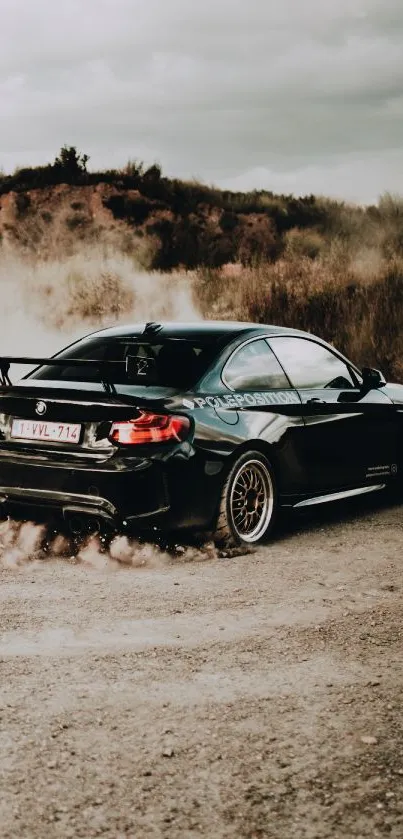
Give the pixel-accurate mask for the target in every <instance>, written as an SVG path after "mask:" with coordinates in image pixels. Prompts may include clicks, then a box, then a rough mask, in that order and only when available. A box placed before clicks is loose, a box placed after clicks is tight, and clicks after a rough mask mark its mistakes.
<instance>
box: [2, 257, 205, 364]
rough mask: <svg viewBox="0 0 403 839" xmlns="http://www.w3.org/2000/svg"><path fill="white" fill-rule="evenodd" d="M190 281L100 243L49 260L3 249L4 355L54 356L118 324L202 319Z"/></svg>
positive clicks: (181, 275) (184, 275)
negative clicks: (150, 268)
mask: <svg viewBox="0 0 403 839" xmlns="http://www.w3.org/2000/svg"><path fill="white" fill-rule="evenodd" d="M192 280H193V277H192V275H189V274H187V273H186V272H183V273H181V272H173V273H172V274H162V273H158V272H156V271H155V272H148V271H144V270H142V269H140V268H139V267H138V265H137V263H136V260H135V258H134V257H131V256H128V255H126V254H123V253H121V252H118V251H116V250H114V249H112V248H106V247H105V248H103V247H101V246H100V245H97V246H94V245H83V247H82V249H81V250H79V251H77V252H76V253H74V254H73V255H71V256H64V257H61V258H60V259H55V258H53V259H46V260H45V259H32V258H30V259H28V258H24V257H22V256H20V255H19V254H18V252H15V251H11V252H8V253H7V252H3V253H2V252H1V251H0V294H1V306H0V354H2V355H16V354H17V353H18V354H20V355H21V354H26V355H39V354H40V355H50V354H52V353H55V352H57V351H58V350H59V349H62V348H63V346H66V345H68V344H69V343H71V342H72V341H74V340H76V339H77V338H79V337H81V336H82V335H85V334H86V333H88V332H91V331H94V330H96V329H100V328H103V327H107V326H113V325H115V324H117V323H135V322H143V321H147V320H173V321H195V320H200V319H201V314H200V312H199V310H198V308H197V306H196V304H195V301H194V299H193V294H192Z"/></svg>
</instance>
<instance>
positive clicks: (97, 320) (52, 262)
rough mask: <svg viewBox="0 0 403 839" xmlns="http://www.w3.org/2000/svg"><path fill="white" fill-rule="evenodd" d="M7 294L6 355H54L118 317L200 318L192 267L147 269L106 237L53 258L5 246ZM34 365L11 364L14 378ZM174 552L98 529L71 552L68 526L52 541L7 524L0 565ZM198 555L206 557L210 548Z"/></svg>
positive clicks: (2, 349)
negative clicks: (99, 533)
mask: <svg viewBox="0 0 403 839" xmlns="http://www.w3.org/2000/svg"><path fill="white" fill-rule="evenodd" d="M0 294H1V306H0V355H17V354H18V355H27V356H30V355H32V356H48V355H49V356H50V355H52V354H54V353H55V352H57V351H58V350H60V349H62V348H63V347H64V346H66V345H68V344H70V343H72V342H73V341H75V340H77V339H78V338H79V337H81V336H83V335H85V334H87V333H89V332H91V331H94V330H96V329H99V328H103V327H107V326H112V325H115V324H118V323H136V322H143V321H148V320H173V321H197V320H200V319H201V314H200V312H199V310H198V308H197V306H196V304H195V302H194V299H193V294H192V275H189V274H187V273H185V272H183V273H181V272H173V273H171V274H161V273H158V272H149V271H145V270H142V269H141V268H140V267H139V265H138V264H137V262H136V259H135V257H132V256H129V255H126V254H124V253H122V252H120V251H118V250H116V249H114V248H113V247H102V246H101V245H99V244H98V245H96V246H94V245H85V244H83V245H82V247H81V249H80V248H79V249H76V251H75V252H74V254H72V255H69V256H67V255H64V256H61V257H60V258H55V257H53V258H50V259H33V258H32V257H30V258H25V257H23V256H22V255H20V254H19V253H18V251H15V250H10V251H7V250H4V249H3V250H2V251H0ZM28 370H29V368H28V367H17V366H14V367H12V369H11V378H12V380H13V381H16V380H18V378H20V377H21V376H22V375H24V374H25V373H26V372H28ZM69 549H70V550H69ZM195 550H196V553H197V549H195ZM173 553H174V555H176V557H177V558H178V559H192V558H195V557H196V554H194V552H193V553H192V549H190V548H183V549H182V548H178V549H176V550H174V552H173ZM172 555H173V554H172V552H171V553H170V554H169V553H167V552H164V551H163V550H161V549H160V548H159V547H158V546H156V545H153V544H151V543H147V544H140V543H139V542H136V541H130V540H128V539H127V538H126V537H120V538H117V539H115V540H114V542H112V544H111V545H110V546H109V548H108V550H105V546H104V545H103V544H102V542H101V541H100V539H99V538H98V537H96V536H94V537H91V538H90V539H89V540H87V542H86V543H84V544H83V545H82V546H81V547H79V549H78V551H75V552H73V553H72V552H71V546H69V542H68V540H66V539H65V538H64V537H63V536H62V535H61V534H59V535H56V536H55V537H53V538H52V540H51V541H47V537H46V532H45V530H44V528H43V527H40V526H37V525H35V524H34V523H31V522H25V523H23V524H21V523H18V522H13V521H5V522H3V523H2V524H1V525H0V567H3V568H8V569H16V568H20V567H21V566H25V565H27V564H29V565H30V566H31V567H32V566H33V565H37V564H38V563H39V564H41V563H43V561H49V560H57V559H59V560H61V559H64V560H69V561H73V562H78V563H80V564H82V565H85V566H87V567H92V568H105V567H110V568H118V567H126V568H128V567H131V568H140V567H148V568H160V567H162V566H163V565H164V564H166V563H167V562H169V561H171V560H172ZM197 555H198V556H199V558H203V556H204V554H203V551H202V552H200V551H199V553H198V554H197Z"/></svg>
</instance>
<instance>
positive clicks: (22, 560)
mask: <svg viewBox="0 0 403 839" xmlns="http://www.w3.org/2000/svg"><path fill="white" fill-rule="evenodd" d="M218 556H219V553H218V551H217V549H216V547H215V545H214V544H213V543H212V542H208V543H206V544H204V545H186V546H185V545H180V544H171V545H170V546H169V547H168V546H160V545H158V544H156V543H153V542H143V541H139V540H137V539H129V538H128V537H127V536H115V537H114V538H113V539H112V540H111V541H108V542H107V541H106V540H105V539H104V538H103V537H100V536H99V535H95V534H93V535H89V536H88V537H87V538H83V540H82V542H81V543H80V544H78V545H77V544H74V543H73V542H72V541H71V540H70V539H69V538H68V537H67V536H66V535H65V534H62V533H52V534H50V533H49V531H48V529H47V528H46V527H45V526H44V525H38V524H34V523H33V522H17V521H12V520H10V519H7V520H5V521H4V522H2V523H1V525H0V568H3V569H7V570H9V571H16V570H19V569H21V568H29V569H32V568H41V567H44V566H45V565H48V564H49V563H55V562H60V561H63V562H69V563H71V564H74V565H81V566H83V567H85V568H88V569H94V570H99V571H101V570H104V569H109V570H116V569H119V568H122V569H123V568H132V569H134V568H137V569H141V568H145V569H161V568H164V567H166V566H167V565H169V564H172V563H178V562H181V563H183V562H197V561H199V562H200V561H203V560H211V559H217V558H218Z"/></svg>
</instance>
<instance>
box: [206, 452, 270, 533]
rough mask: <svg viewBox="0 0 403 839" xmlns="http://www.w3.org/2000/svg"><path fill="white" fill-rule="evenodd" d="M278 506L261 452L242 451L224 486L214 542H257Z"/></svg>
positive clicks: (265, 531)
mask: <svg viewBox="0 0 403 839" xmlns="http://www.w3.org/2000/svg"><path fill="white" fill-rule="evenodd" d="M277 506H278V503H277V491H276V481H275V475H274V471H273V468H272V466H271V464H270V462H269V461H268V459H267V458H266V457H265V456H264V455H263V454H262V453H261V452H258V451H248V452H244V453H243V454H242V455H241V456H240V457H239V458H238V459H237V460H236V461H235V463H233V465H232V466H231V469H230V471H229V473H228V475H227V478H226V480H225V483H224V485H223V488H222V491H221V498H220V505H219V511H218V517H217V525H216V530H215V533H214V541H215V542H216V544H217V545H220V546H225V547H239V546H244V547H251V546H253V545H257V544H259V542H261V541H262V540H263V539H264V538H267V536H268V535H269V533H270V532H271V530H272V529H273V526H274V522H275V518H276V514H277Z"/></svg>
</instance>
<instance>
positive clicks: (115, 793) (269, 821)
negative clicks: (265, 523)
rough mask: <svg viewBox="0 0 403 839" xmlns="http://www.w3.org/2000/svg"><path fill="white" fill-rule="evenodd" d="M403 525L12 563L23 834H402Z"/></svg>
mask: <svg viewBox="0 0 403 839" xmlns="http://www.w3.org/2000/svg"><path fill="white" fill-rule="evenodd" d="M378 504H379V499H378ZM339 510H340V508H339ZM402 513H403V508H401V507H398V506H394V505H391V504H389V505H388V504H384V505H383V506H382V507H381V508H379V506H378V507H377V506H376V503H375V502H370V503H368V502H366V504H362V503H361V504H360V505H355V507H354V508H350V512H349V511H348V510H346V509H345V508H343V510H342V515H343V517H344V518H343V520H342V521H340V520H339V513H338V512H337V511H333V512H331V513H330V512H328V511H326V512H321V513H320V515H319V514H316V516H315V518H314V519H312V518H311V519H308V520H304V521H297V522H295V523H291V524H290V525H289V527H288V529H285V530H283V532H282V533H281V534H280V535H279V536H278V537H277V539H276V541H275V542H274V543H273V544H272V545H270V546H267V547H265V548H262V549H260V550H258V551H257V552H256V553H254V554H253V555H247V556H243V557H238V558H236V559H225V558H224V559H223V558H216V557H214V555H213V554H211V553H209V552H208V551H207V552H206V553H205V554H198V553H197V552H196V553H195V554H194V556H193V558H192V556H189V555H188V556H184V557H182V559H180V558H176V559H174V560H172V559H171V560H169V559H167V558H166V557H165V558H164V557H160V558H157V557H156V555H155V553H153V552H149V553H148V554H147V553H146V554H145V557H146V562H145V565H144V567H140V568H133V567H130V568H122V567H116V566H114V565H108V566H107V567H91V565H90V564H88V565H87V564H85V562H82V563H81V564H79V565H77V564H72V563H70V562H68V561H57V562H54V561H49V562H42V563H33V564H32V563H26V564H24V565H22V566H21V567H17V568H15V567H3V568H2V570H1V572H0V580H1V585H0V598H1V611H0V629H1V635H0V667H1V671H0V672H1V683H0V754H1V763H0V779H1V780H0V788H1V796H0V825H1V827H0V835H1V836H2V837H3V839H11V837H13V839H14V838H15V837H20V839H28V837H29V838H30V839H31V837H33V838H34V839H44V837H46V839H53V837H55V839H56V837H63V839H64V837H85V839H89V837H94V836H102V837H108V839H117V837H136V839H137V837H139V838H140V839H141V837H166V839H179V837H180V838H181V839H182V837H192V839H193V838H195V837H214V839H221V838H222V837H226V839H234V837H248V839H263V837H273V839H274V837H276V839H278V838H279V837H281V839H302V837H303V838H304V839H319V837H320V839H326V837H338V839H342V838H343V839H348V838H349V837H354V839H359V837H371V839H374V837H378V836H382V837H383V836H388V837H396V839H397V837H399V839H400V837H402V836H403V715H402V700H403V696H402V687H403V648H402V594H403V550H402V536H403V527H402ZM84 559H86V562H88V563H91V561H92V560H91V558H90V557H88V556H87V557H86V558H85V557H84ZM6 565H7V563H6ZM8 565H10V563H8ZM95 565H96V563H95Z"/></svg>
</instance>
